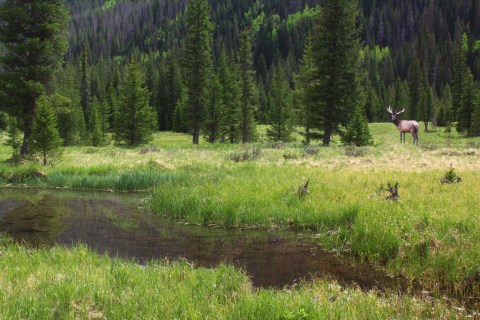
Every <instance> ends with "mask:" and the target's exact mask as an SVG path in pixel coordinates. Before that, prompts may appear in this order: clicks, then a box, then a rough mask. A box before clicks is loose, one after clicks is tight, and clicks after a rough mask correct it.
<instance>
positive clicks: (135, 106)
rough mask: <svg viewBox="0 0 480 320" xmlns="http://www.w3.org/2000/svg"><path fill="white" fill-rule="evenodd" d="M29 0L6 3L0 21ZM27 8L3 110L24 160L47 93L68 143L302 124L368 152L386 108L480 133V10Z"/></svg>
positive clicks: (237, 132)
mask: <svg viewBox="0 0 480 320" xmlns="http://www.w3.org/2000/svg"><path fill="white" fill-rule="evenodd" d="M23 2H25V1H23ZM23 2H22V1H14V0H10V1H8V0H6V1H5V2H4V3H2V4H1V9H0V19H1V20H2V21H10V20H9V19H13V16H12V15H13V14H14V10H13V9H12V8H14V7H15V6H21V7H22V6H23V8H24V9H25V6H26V5H25V4H24V3H23ZM27 2H28V4H27V6H30V7H29V9H30V11H28V10H27V12H28V13H29V14H31V16H29V15H28V14H24V15H22V16H21V18H23V19H25V23H26V25H27V26H28V27H29V28H31V30H16V29H18V28H16V27H15V26H14V24H13V23H12V24H10V23H3V24H2V26H1V27H0V42H1V43H2V46H3V47H2V60H1V62H2V63H1V68H2V79H1V80H2V81H1V85H2V87H1V90H0V93H1V105H0V107H1V109H2V110H3V111H7V113H9V114H10V115H12V117H13V116H15V117H16V121H17V125H18V127H19V128H20V129H21V130H22V131H23V132H24V134H25V139H24V141H23V143H22V146H21V148H20V153H21V154H23V155H25V154H26V153H28V148H29V145H28V143H29V141H30V135H31V132H29V130H31V129H32V121H33V116H34V114H35V112H34V110H35V108H36V101H37V99H40V97H42V96H43V95H45V96H46V99H45V100H44V104H47V105H50V106H51V107H52V108H53V109H54V110H55V117H56V119H57V127H58V129H59V130H58V131H59V133H60V138H61V140H62V143H63V144H64V145H79V144H91V145H102V144H106V143H107V142H108V138H109V137H110V136H112V137H113V139H114V140H116V141H118V142H120V143H125V144H127V145H136V144H140V143H146V142H148V140H149V139H148V138H149V136H150V135H151V133H152V132H153V131H155V130H162V131H163V130H173V131H178V132H188V133H191V134H192V137H193V139H192V140H193V143H198V142H199V141H200V139H201V138H202V137H204V138H205V139H206V140H207V141H209V142H212V143H213V142H230V143H236V142H243V143H246V142H250V141H254V140H255V139H257V138H258V134H257V133H256V131H255V128H256V125H257V124H259V123H260V124H268V125H269V127H268V130H267V136H266V138H269V139H272V140H282V141H288V140H289V139H290V138H291V134H292V132H293V130H294V129H295V128H298V127H301V128H303V129H302V131H301V133H302V134H303V135H304V137H305V142H307V143H309V142H310V141H311V140H315V139H318V140H321V141H322V142H323V144H325V145H328V144H329V143H330V139H331V135H332V134H334V133H339V134H341V136H342V139H343V140H344V143H355V144H368V143H371V137H369V134H368V126H366V121H367V120H368V121H384V120H387V114H386V112H385V111H384V110H385V109H384V108H385V106H386V105H393V106H398V107H399V108H400V107H402V108H403V107H406V109H407V110H408V111H407V112H408V115H409V117H410V118H411V119H417V120H422V121H424V122H425V129H426V130H428V124H429V123H431V122H433V123H434V124H436V125H452V124H454V125H456V127H457V130H459V131H460V132H463V133H465V134H466V135H468V136H475V135H479V134H480V132H479V131H480V129H479V128H480V110H479V108H480V107H479V99H480V98H479V90H480V89H479V85H478V78H479V70H480V68H479V61H480V60H479V58H478V56H479V55H480V54H479V50H480V42H478V41H477V40H476V39H477V36H478V33H479V30H478V26H477V24H478V19H476V17H477V15H480V14H479V12H478V11H479V10H480V5H479V4H478V2H479V1H466V0H465V1H463V0H462V1H436V0H430V1H424V2H414V3H411V2H401V1H385V2H376V1H366V0H362V1H359V3H358V5H357V4H356V3H354V2H352V3H350V2H348V1H342V0H329V1H327V0H325V1H322V5H321V6H318V4H317V3H316V1H300V0H299V1H289V2H287V1H282V0H278V1H258V0H257V1H254V0H242V1H235V2H230V1H226V2H225V1H221V2H216V1H207V0H201V1H200V0H190V1H188V3H187V1H176V2H174V3H173V4H172V2H170V1H154V0H141V1H135V2H132V1H126V0H123V1H122V0H120V1H102V0H99V1H93V2H92V1H67V2H66V7H65V6H64V3H63V1H41V0H36V1H34V0H31V1H27ZM41 10H45V11H44V12H45V14H48V16H49V17H50V18H49V19H50V20H48V19H47V20H45V22H44V23H43V24H42V23H41V22H35V21H33V20H34V19H32V17H34V15H35V14H40V12H43V11H41ZM67 10H68V11H69V13H70V22H69V23H68V21H69V20H68V17H69V15H68V11H67ZM449 10H453V12H455V16H452V14H451V12H452V11H449ZM334 12H336V17H335V18H334ZM340 13H342V14H340ZM67 23H68V24H67ZM342 24H344V28H339V26H340V25H342ZM67 26H68V27H67ZM67 30H68V32H67ZM112 30H115V32H113V31H112ZM340 30H343V31H342V32H340ZM22 32H23V33H22ZM35 32H37V33H38V34H36V33H35ZM309 34H310V37H308V35H309ZM35 37H36V38H35ZM34 38H35V39H42V41H40V43H35V41H34V40H31V41H30V40H28V41H25V39H34ZM67 39H68V44H69V45H68V46H67ZM38 48H40V49H41V50H44V51H41V50H40V51H36V52H42V54H40V55H39V56H41V57H40V58H38V60H37V61H36V62H35V64H34V65H35V66H37V67H38V70H37V69H35V70H36V71H35V72H31V69H29V68H32V66H29V65H25V63H24V61H25V57H29V58H30V57H32V58H33V57H34V56H35V55H33V54H32V52H33V51H34V49H35V50H38ZM49 50H50V51H49ZM64 54H65V55H64ZM27 60H28V59H27ZM32 61H33V60H32ZM22 63H23V64H24V65H22ZM18 66H19V67H18ZM56 67H59V68H56ZM22 68H24V69H22ZM55 70H58V71H59V72H55ZM37 71H38V72H37ZM22 72H23V73H22ZM24 75H27V76H31V75H35V76H36V78H32V79H29V78H28V79H26V78H24ZM26 93H27V94H26ZM1 118H2V117H0V125H1V124H2V121H1ZM140 119H141V120H140ZM135 130H137V131H138V132H134V131H135Z"/></svg>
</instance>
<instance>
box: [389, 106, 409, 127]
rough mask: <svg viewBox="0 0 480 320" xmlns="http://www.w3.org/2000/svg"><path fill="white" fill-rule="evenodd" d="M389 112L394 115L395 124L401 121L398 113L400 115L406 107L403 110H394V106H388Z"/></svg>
mask: <svg viewBox="0 0 480 320" xmlns="http://www.w3.org/2000/svg"><path fill="white" fill-rule="evenodd" d="M387 112H388V113H390V114H391V115H392V122H393V123H395V124H397V122H398V121H399V120H398V115H399V114H400V113H403V112H405V108H403V109H402V110H401V111H398V112H396V111H393V110H392V107H390V106H388V108H387Z"/></svg>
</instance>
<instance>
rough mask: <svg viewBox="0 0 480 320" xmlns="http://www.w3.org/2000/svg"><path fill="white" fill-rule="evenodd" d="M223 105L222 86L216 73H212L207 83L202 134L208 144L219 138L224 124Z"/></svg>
mask: <svg viewBox="0 0 480 320" xmlns="http://www.w3.org/2000/svg"><path fill="white" fill-rule="evenodd" d="M224 108H225V106H224V103H223V99H222V86H221V84H220V81H219V80H218V76H217V74H216V73H212V75H211V76H210V80H209V82H208V103H207V105H206V108H205V109H206V110H205V122H204V134H205V138H206V139H207V141H208V142H210V143H214V142H216V141H218V140H219V138H220V136H221V132H222V131H223V130H222V125H223V123H224V121H223V116H224V114H225V113H224Z"/></svg>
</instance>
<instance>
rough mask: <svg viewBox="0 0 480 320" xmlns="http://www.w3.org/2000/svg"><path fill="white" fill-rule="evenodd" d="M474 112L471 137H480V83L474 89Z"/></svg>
mask: <svg viewBox="0 0 480 320" xmlns="http://www.w3.org/2000/svg"><path fill="white" fill-rule="evenodd" d="M473 108H474V109H473V112H472V125H471V129H470V136H472V137H480V88H479V87H478V83H477V84H476V88H475V89H474V105H473Z"/></svg>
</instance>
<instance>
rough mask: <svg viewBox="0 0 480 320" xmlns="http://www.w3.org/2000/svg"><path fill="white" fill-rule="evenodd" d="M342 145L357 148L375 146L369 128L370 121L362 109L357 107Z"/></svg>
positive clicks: (343, 137)
mask: <svg viewBox="0 0 480 320" xmlns="http://www.w3.org/2000/svg"><path fill="white" fill-rule="evenodd" d="M342 143H343V144H346V145H355V146H357V147H363V146H371V145H373V139H372V135H371V134H370V129H369V128H368V121H367V118H366V116H365V111H364V110H363V108H362V107H357V108H356V109H355V113H354V114H353V117H352V119H351V120H350V122H349V123H348V125H347V128H346V130H345V133H344V134H343V135H342Z"/></svg>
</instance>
